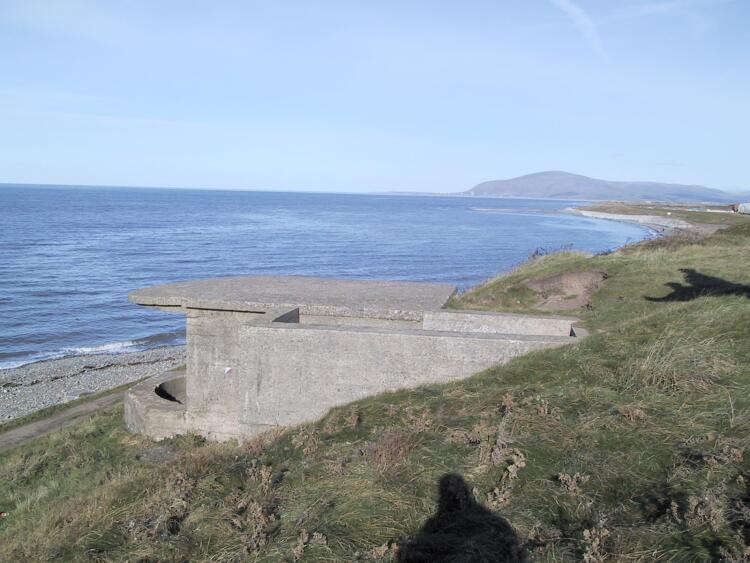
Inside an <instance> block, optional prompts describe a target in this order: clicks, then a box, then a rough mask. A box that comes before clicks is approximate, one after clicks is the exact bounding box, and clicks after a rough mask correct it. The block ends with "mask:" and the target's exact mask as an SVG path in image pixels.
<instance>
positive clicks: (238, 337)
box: [125, 276, 581, 440]
mask: <svg viewBox="0 0 750 563" xmlns="http://www.w3.org/2000/svg"><path fill="white" fill-rule="evenodd" d="M454 292H455V288H454V287H453V286H450V285H444V284H426V283H413V282H394V281H359V280H339V279H324V278H312V277H299V276H284V277H279V276H253V277H235V278H216V279H210V280H199V281H191V282H182V283H176V284H169V285H163V286H156V287H152V288H147V289H143V290H140V291H135V292H133V293H131V294H130V295H129V298H130V299H131V301H133V302H135V303H137V304H140V305H143V306H147V307H156V308H159V309H162V310H166V311H170V312H175V313H181V314H184V315H185V316H186V317H187V368H186V371H185V372H184V373H174V372H170V373H167V374H163V375H161V376H157V377H155V378H151V379H149V380H147V381H144V382H142V383H140V384H138V385H136V386H135V387H133V388H132V389H131V390H130V391H129V392H128V394H127V396H126V399H125V419H126V423H127V426H128V428H129V429H130V430H131V431H133V432H140V433H144V434H147V435H149V436H151V437H153V438H155V439H160V438H164V437H167V436H173V435H175V434H180V433H185V432H194V433H197V434H200V435H203V436H205V437H207V438H209V439H213V440H226V439H231V438H238V439H243V438H248V437H251V436H253V435H255V434H258V433H260V432H262V431H264V430H267V429H270V428H273V427H278V426H288V425H294V424H299V423H302V422H308V421H312V420H315V419H317V418H319V417H320V416H322V415H323V414H325V412H326V411H327V410H328V409H330V408H331V407H334V406H338V405H342V404H345V403H348V402H351V401H354V400H357V399H360V398H363V397H366V396H368V395H374V394H377V393H380V392H383V391H389V390H397V389H403V388H408V387H415V386H418V385H422V384H429V383H442V382H448V381H455V380H458V379H463V378H466V377H469V376H470V375H472V374H474V373H476V372H479V371H481V370H483V369H486V368H488V367H490V366H492V365H495V364H500V363H504V362H507V361H509V360H510V359H512V358H514V357H516V356H518V355H520V354H524V353H526V352H529V351H532V350H538V349H542V348H549V347H554V346H561V345H564V344H567V343H571V342H573V341H575V338H576V336H579V335H581V331H580V329H577V328H575V322H576V319H574V318H570V317H558V316H545V317H537V316H526V315H516V314H507V313H486V312H477V311H458V310H451V309H443V308H442V307H443V306H444V305H445V303H446V302H447V300H448V299H449V298H450V297H451V295H453V294H454Z"/></svg>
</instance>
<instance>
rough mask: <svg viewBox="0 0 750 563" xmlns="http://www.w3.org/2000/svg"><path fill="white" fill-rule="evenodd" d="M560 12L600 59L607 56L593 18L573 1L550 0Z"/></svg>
mask: <svg viewBox="0 0 750 563" xmlns="http://www.w3.org/2000/svg"><path fill="white" fill-rule="evenodd" d="M550 1H551V2H552V4H554V5H555V6H556V7H557V8H558V9H559V10H561V11H562V12H563V13H564V14H565V15H566V16H567V17H568V18H569V19H570V21H571V22H573V25H574V26H575V27H576V28H577V29H578V31H579V32H580V33H581V35H582V36H583V38H584V39H585V40H586V43H588V45H589V47H591V49H592V50H593V51H594V52H595V53H596V54H597V55H599V56H600V57H604V56H605V52H604V46H603V44H602V40H601V37H600V36H599V30H598V29H597V26H596V22H594V20H593V18H592V17H591V16H590V15H589V14H588V12H586V10H584V9H583V8H581V6H579V5H578V4H576V3H575V2H573V1H572V0H550Z"/></svg>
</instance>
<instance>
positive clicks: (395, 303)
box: [128, 276, 456, 320]
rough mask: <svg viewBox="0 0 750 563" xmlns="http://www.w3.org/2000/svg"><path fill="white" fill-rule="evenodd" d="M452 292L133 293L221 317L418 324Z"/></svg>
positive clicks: (383, 288) (206, 289) (299, 283)
mask: <svg viewBox="0 0 750 563" xmlns="http://www.w3.org/2000/svg"><path fill="white" fill-rule="evenodd" d="M455 291H456V288H455V287H454V286H452V285H446V284H427V283H414V282H400V281H364V280H339V279H326V278H314V277H304V276H253V277H228V278H214V279H208V280H197V281H189V282H180V283H174V284H169V285H160V286H156V287H149V288H146V289H140V290H138V291H133V292H131V293H130V294H129V295H128V298H129V299H130V300H131V301H133V302H134V303H137V304H139V305H150V306H156V307H183V308H195V309H210V310H220V311H242V312H265V311H267V310H269V309H271V308H278V309H287V310H291V309H294V308H299V309H300V312H301V313H302V314H306V315H325V316H341V317H365V318H368V317H369V318H382V319H403V320H421V319H422V312H423V311H428V310H432V309H439V308H440V307H442V306H443V304H444V303H445V302H446V301H447V300H448V298H449V297H450V296H451V295H453V293H454V292H455Z"/></svg>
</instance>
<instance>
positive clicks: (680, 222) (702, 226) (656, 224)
mask: <svg viewBox="0 0 750 563" xmlns="http://www.w3.org/2000/svg"><path fill="white" fill-rule="evenodd" d="M563 213H569V214H571V215H580V216H582V217H589V218H591V219H603V220H606V221H619V222H622V223H632V224H635V225H640V226H642V227H646V228H647V229H650V230H651V231H653V232H654V233H656V234H657V235H659V236H668V235H673V234H675V233H678V232H690V233H695V234H701V235H711V234H713V233H715V232H716V231H717V230H719V229H720V228H721V226H719V225H710V224H706V223H692V222H689V221H685V220H684V219H677V218H674V217H664V216H662V215H627V214H625V213H605V212H603V211H591V210H588V209H586V208H580V207H568V208H566V209H563Z"/></svg>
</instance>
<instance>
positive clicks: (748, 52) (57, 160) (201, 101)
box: [0, 0, 750, 192]
mask: <svg viewBox="0 0 750 563" xmlns="http://www.w3.org/2000/svg"><path fill="white" fill-rule="evenodd" d="M748 25H750V1H748V0H734V1H732V0H675V1H669V0H664V1H658V0H653V1H650V0H644V1H634V2H628V1H625V0H622V1H611V0H598V1H593V0H524V1H522V2H521V1H512V2H511V1H501V0H496V1H491V2H484V1H471V0H468V1H465V2H447V1H445V2H440V1H435V0H432V1H425V2H416V1H410V0H400V1H398V2H396V1H392V2H383V1H376V0H368V1H353V0H347V1H340V2H326V1H315V2H310V1H305V2H296V1H294V2H293V1H281V0H280V1H277V2H252V1H246V2H226V1H212V2H208V1H205V2H193V1H189V0H182V1H179V2H177V1H175V2H171V1H155V0H151V1H144V2H137V1H130V2H111V1H106V0H100V1H83V0H80V1H79V0H48V1H46V2H42V1H37V0H18V1H15V0H0V182H31V183H69V184H98V185H131V186H180V187H205V188H249V189H274V190H276V189H278V190H316V191H349V192H356V191H373V190H413V191H436V192H450V191H459V190H464V189H468V188H470V187H471V186H473V185H474V184H476V183H478V182H481V181H484V180H489V179H497V178H507V177H513V176H518V175H522V174H526V173H530V172H536V171H541V170H553V169H556V170H567V171H570V172H576V173H580V174H586V175H590V176H595V177H600V178H605V179H612V180H636V179H641V180H654V181H665V182H679V183H696V184H704V185H709V186H712V187H719V188H724V189H747V188H749V187H750V175H749V174H748V171H747V164H748V161H750V158H748V149H749V148H750V34H749V33H748V32H747V28H748Z"/></svg>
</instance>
